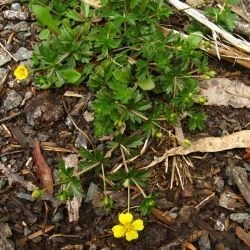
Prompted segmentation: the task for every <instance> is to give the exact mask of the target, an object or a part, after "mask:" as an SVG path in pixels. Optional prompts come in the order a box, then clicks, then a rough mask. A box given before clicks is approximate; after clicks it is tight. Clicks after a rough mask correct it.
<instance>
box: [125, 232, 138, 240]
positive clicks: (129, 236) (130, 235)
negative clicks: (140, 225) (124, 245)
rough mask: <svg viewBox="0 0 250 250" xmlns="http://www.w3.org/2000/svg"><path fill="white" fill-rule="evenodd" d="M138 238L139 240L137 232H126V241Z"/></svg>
mask: <svg viewBox="0 0 250 250" xmlns="http://www.w3.org/2000/svg"><path fill="white" fill-rule="evenodd" d="M137 238H138V233H137V231H135V230H128V231H127V232H126V240H127V241H131V240H135V239H137Z"/></svg>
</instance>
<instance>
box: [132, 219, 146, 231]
mask: <svg viewBox="0 0 250 250" xmlns="http://www.w3.org/2000/svg"><path fill="white" fill-rule="evenodd" d="M132 226H133V229H134V230H136V231H141V230H143V228H144V225H143V220H141V219H138V220H135V221H133V222H132Z"/></svg>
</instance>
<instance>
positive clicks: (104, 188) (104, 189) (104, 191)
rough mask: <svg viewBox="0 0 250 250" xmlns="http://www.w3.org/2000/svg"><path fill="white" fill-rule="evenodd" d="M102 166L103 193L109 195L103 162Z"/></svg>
mask: <svg viewBox="0 0 250 250" xmlns="http://www.w3.org/2000/svg"><path fill="white" fill-rule="evenodd" d="M101 167H102V180H103V193H104V195H105V196H106V197H107V188H106V181H105V172H104V166H103V163H102V165H101Z"/></svg>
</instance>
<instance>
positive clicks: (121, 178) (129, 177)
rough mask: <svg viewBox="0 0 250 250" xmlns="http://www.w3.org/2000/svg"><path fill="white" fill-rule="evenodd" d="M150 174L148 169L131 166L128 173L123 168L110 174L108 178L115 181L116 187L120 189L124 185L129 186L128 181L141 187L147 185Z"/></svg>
mask: <svg viewBox="0 0 250 250" xmlns="http://www.w3.org/2000/svg"><path fill="white" fill-rule="evenodd" d="M149 175H150V173H149V172H148V171H142V170H137V169H136V168H131V169H130V170H129V172H128V173H127V172H126V171H125V170H123V169H121V170H119V171H118V172H116V173H113V174H110V175H109V176H108V178H110V179H111V180H112V181H113V182H114V183H115V187H116V188H117V189H120V188H122V186H123V187H128V186H127V185H128V183H130V184H131V185H136V184H138V185H139V186H140V187H146V186H147V180H148V177H149ZM135 182H136V183H135Z"/></svg>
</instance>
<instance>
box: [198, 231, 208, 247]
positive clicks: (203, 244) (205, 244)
mask: <svg viewBox="0 0 250 250" xmlns="http://www.w3.org/2000/svg"><path fill="white" fill-rule="evenodd" d="M198 244H199V247H200V248H199V249H200V250H210V249H211V244H210V241H209V238H208V235H207V234H205V235H203V236H201V237H200V239H199V241H198Z"/></svg>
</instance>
